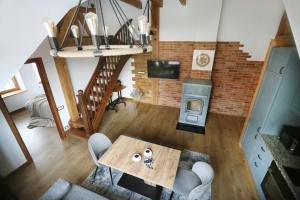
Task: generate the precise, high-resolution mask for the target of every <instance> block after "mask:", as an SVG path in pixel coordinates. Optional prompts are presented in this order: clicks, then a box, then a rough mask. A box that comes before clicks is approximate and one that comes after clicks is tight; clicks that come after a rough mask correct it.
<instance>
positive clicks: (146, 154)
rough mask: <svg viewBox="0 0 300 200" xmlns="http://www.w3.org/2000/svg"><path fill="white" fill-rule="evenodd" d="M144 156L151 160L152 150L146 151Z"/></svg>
mask: <svg viewBox="0 0 300 200" xmlns="http://www.w3.org/2000/svg"><path fill="white" fill-rule="evenodd" d="M144 156H145V157H146V158H151V157H152V150H151V149H150V148H147V149H145V151H144Z"/></svg>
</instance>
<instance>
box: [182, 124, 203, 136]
mask: <svg viewBox="0 0 300 200" xmlns="http://www.w3.org/2000/svg"><path fill="white" fill-rule="evenodd" d="M176 129H177V130H182V131H187V132H192V133H198V134H205V127H204V126H196V125H191V124H184V123H180V122H178V123H177V126H176Z"/></svg>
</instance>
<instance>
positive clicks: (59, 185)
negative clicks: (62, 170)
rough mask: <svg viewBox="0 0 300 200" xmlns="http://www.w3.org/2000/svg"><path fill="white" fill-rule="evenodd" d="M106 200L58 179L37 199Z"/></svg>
mask: <svg viewBox="0 0 300 200" xmlns="http://www.w3.org/2000/svg"><path fill="white" fill-rule="evenodd" d="M60 199H63V200H108V199H107V198H104V197H102V196H100V195H98V194H96V193H94V192H92V191H89V190H87V189H85V188H83V187H80V186H78V185H75V184H72V183H70V182H68V181H65V180H63V179H58V180H57V181H56V182H55V183H54V184H53V185H52V186H51V187H50V188H49V190H48V191H47V192H46V193H44V194H43V195H42V196H41V197H40V198H39V200H60Z"/></svg>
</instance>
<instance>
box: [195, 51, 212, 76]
mask: <svg viewBox="0 0 300 200" xmlns="http://www.w3.org/2000/svg"><path fill="white" fill-rule="evenodd" d="M214 58H215V50H194V54H193V64H192V70H205V71H211V70H212V67H213V63H214Z"/></svg>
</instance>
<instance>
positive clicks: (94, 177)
mask: <svg viewBox="0 0 300 200" xmlns="http://www.w3.org/2000/svg"><path fill="white" fill-rule="evenodd" d="M97 172H98V166H97V167H96V170H95V172H94V176H93V179H94V180H95V179H96V175H97Z"/></svg>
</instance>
